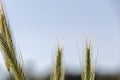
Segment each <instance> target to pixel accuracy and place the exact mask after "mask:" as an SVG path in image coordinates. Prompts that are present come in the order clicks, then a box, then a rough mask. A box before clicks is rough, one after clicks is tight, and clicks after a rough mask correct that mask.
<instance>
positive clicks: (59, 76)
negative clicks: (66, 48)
mask: <svg viewBox="0 0 120 80" xmlns="http://www.w3.org/2000/svg"><path fill="white" fill-rule="evenodd" d="M62 52H63V50H62V49H61V48H58V50H57V56H56V64H55V68H54V70H53V74H52V78H51V80H64V69H63V64H62V55H63V54H62Z"/></svg>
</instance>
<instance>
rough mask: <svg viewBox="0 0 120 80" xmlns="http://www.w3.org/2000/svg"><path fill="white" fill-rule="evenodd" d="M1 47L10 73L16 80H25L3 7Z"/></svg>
mask: <svg viewBox="0 0 120 80" xmlns="http://www.w3.org/2000/svg"><path fill="white" fill-rule="evenodd" d="M0 47H1V50H2V53H3V57H4V62H5V65H6V68H7V70H8V72H10V71H12V72H13V73H14V77H15V79H16V80H25V73H24V70H23V65H21V63H20V60H19V58H18V57H19V56H18V55H17V50H16V48H15V46H14V44H13V40H12V36H11V31H10V29H9V24H8V22H7V19H6V16H5V14H4V9H3V7H2V8H1V15H0Z"/></svg>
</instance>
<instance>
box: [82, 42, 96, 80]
mask: <svg viewBox="0 0 120 80" xmlns="http://www.w3.org/2000/svg"><path fill="white" fill-rule="evenodd" d="M95 64H96V63H95ZM94 67H95V65H94ZM94 78H95V68H93V66H92V60H91V45H90V44H88V43H86V56H85V67H84V71H83V73H82V80H94Z"/></svg>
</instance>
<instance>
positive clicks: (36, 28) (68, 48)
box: [0, 0, 120, 80]
mask: <svg viewBox="0 0 120 80" xmlns="http://www.w3.org/2000/svg"><path fill="white" fill-rule="evenodd" d="M2 2H3V4H4V7H5V8H6V13H7V16H8V19H9V22H10V25H11V30H12V32H13V36H14V39H15V41H16V42H15V43H16V46H17V48H18V49H19V50H20V51H21V53H22V56H23V60H24V65H25V69H26V72H27V75H28V76H29V77H31V78H34V79H30V78H29V79H28V80H46V79H47V78H48V76H49V75H50V73H51V69H52V67H53V62H54V58H55V50H56V41H57V40H58V41H59V40H60V41H62V42H63V43H64V66H65V70H66V80H80V72H81V70H80V67H81V65H80V59H79V55H78V54H80V55H82V54H84V48H85V42H86V37H88V38H89V39H90V40H91V41H92V49H93V53H92V54H93V57H94V58H95V57H96V54H97V52H98V58H97V64H96V74H97V78H96V80H98V79H100V80H120V58H119V57H120V36H119V35H120V1H119V0H2ZM78 45H79V47H78ZM78 50H79V51H78ZM0 60H1V61H0V78H1V80H2V79H5V78H6V76H8V72H7V70H6V69H5V65H4V61H3V57H2V54H0ZM101 76H102V77H101ZM72 77H74V78H72ZM111 77H113V79H112V78H111ZM40 78H41V79H40ZM43 78H44V79H43Z"/></svg>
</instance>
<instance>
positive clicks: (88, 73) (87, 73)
mask: <svg viewBox="0 0 120 80" xmlns="http://www.w3.org/2000/svg"><path fill="white" fill-rule="evenodd" d="M84 77H85V80H90V77H91V58H90V46H89V45H88V44H87V46H86V62H85V76H84Z"/></svg>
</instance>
